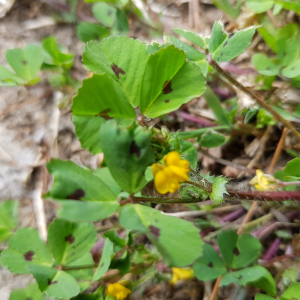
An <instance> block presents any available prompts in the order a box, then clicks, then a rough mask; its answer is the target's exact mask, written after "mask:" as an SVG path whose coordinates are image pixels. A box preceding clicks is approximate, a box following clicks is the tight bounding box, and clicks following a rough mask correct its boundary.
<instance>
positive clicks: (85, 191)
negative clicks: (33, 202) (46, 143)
mask: <svg viewBox="0 0 300 300" xmlns="http://www.w3.org/2000/svg"><path fill="white" fill-rule="evenodd" d="M47 168H48V171H49V172H50V174H52V175H53V176H54V184H53V186H52V188H51V189H50V191H49V192H48V193H47V194H45V195H44V197H48V198H52V199H54V200H56V201H58V202H59V203H60V204H61V206H62V209H61V210H60V211H58V215H59V216H60V217H62V218H66V219H69V220H72V221H97V220H102V219H104V218H106V217H108V216H109V215H111V214H112V213H114V212H115V211H116V210H117V209H118V208H119V203H118V202H117V195H116V194H115V193H114V192H112V190H111V189H110V188H109V187H108V186H107V185H106V184H105V183H104V182H103V181H102V180H101V179H100V178H99V177H97V176H95V175H93V173H92V172H91V171H89V170H88V169H84V168H81V167H79V166H78V165H76V164H75V163H73V162H71V161H62V160H55V159H51V161H50V162H49V163H48V164H47ZM78 200H81V201H78Z"/></svg>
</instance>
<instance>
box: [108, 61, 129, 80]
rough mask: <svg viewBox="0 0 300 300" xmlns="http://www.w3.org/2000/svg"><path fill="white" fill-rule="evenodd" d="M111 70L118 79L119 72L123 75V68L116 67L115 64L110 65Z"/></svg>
mask: <svg viewBox="0 0 300 300" xmlns="http://www.w3.org/2000/svg"><path fill="white" fill-rule="evenodd" d="M111 68H112V70H113V71H114V73H115V75H116V76H117V77H118V79H119V78H120V73H121V74H122V75H124V74H125V73H126V72H125V71H124V70H122V69H121V68H120V67H118V66H117V65H115V64H112V65H111Z"/></svg>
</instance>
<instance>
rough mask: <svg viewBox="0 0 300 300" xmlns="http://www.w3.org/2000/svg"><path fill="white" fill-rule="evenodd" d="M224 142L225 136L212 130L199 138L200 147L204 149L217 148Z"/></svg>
mask: <svg viewBox="0 0 300 300" xmlns="http://www.w3.org/2000/svg"><path fill="white" fill-rule="evenodd" d="M225 142H226V138H225V136H224V135H222V134H220V133H218V132H216V131H213V130H207V131H206V132H205V133H204V134H203V135H202V136H201V138H200V146H201V147H204V148H214V147H219V146H222V145H223V144H224V143H225Z"/></svg>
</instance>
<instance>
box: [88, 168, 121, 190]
mask: <svg viewBox="0 0 300 300" xmlns="http://www.w3.org/2000/svg"><path fill="white" fill-rule="evenodd" d="M94 174H95V175H96V176H98V177H99V178H100V179H101V180H102V181H103V182H104V183H106V184H107V185H108V186H109V188H110V189H111V190H112V191H113V192H114V193H115V194H116V195H118V194H120V193H121V191H122V189H121V188H120V186H119V185H118V184H117V183H116V181H115V180H114V178H113V177H112V175H111V173H110V171H109V168H107V167H104V168H98V169H97V170H95V171H94Z"/></svg>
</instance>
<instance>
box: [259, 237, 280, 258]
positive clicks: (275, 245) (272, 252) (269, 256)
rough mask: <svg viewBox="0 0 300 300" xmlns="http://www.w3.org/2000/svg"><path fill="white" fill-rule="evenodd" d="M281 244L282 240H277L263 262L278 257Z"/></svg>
mask: <svg viewBox="0 0 300 300" xmlns="http://www.w3.org/2000/svg"><path fill="white" fill-rule="evenodd" d="M280 244H281V239H280V238H276V239H275V241H274V242H273V243H272V245H271V246H270V248H269V249H268V251H267V252H266V253H265V255H264V257H263V260H265V261H268V260H270V259H272V258H273V257H274V256H275V255H276V253H277V250H278V247H279V245H280Z"/></svg>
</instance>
